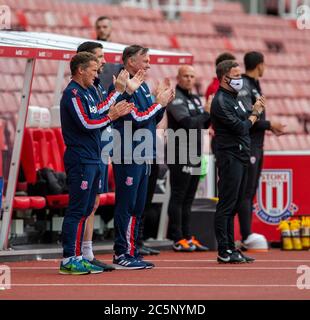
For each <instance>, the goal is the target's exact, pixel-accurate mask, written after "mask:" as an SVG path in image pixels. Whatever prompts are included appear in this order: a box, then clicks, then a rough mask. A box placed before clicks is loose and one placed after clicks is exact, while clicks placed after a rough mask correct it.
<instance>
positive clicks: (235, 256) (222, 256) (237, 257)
mask: <svg viewBox="0 0 310 320" xmlns="http://www.w3.org/2000/svg"><path fill="white" fill-rule="evenodd" d="M217 262H218V263H245V262H246V260H245V258H243V257H242V256H241V254H240V253H239V252H237V251H231V250H226V251H223V252H221V253H219V254H218V256H217Z"/></svg>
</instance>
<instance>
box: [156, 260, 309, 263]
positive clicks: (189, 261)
mask: <svg viewBox="0 0 310 320" xmlns="http://www.w3.org/2000/svg"><path fill="white" fill-rule="evenodd" d="M150 261H152V262H216V259H212V260H209V259H195V260H180V259H178V260H174V259H169V260H155V259H150ZM256 262H310V260H292V259H291V260H260V259H259V260H258V259H257V260H255V262H254V263H256Z"/></svg>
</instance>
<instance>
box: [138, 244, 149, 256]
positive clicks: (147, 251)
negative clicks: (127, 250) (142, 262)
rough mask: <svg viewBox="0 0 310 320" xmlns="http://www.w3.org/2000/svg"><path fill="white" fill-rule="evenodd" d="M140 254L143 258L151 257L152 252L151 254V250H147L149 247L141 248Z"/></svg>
mask: <svg viewBox="0 0 310 320" xmlns="http://www.w3.org/2000/svg"><path fill="white" fill-rule="evenodd" d="M139 254H140V255H141V256H149V255H150V254H151V252H150V250H149V248H147V247H145V246H141V247H140V248H139Z"/></svg>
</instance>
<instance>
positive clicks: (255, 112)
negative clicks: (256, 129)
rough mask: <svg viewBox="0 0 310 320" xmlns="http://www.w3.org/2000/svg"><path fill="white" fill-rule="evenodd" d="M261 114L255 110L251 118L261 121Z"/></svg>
mask: <svg viewBox="0 0 310 320" xmlns="http://www.w3.org/2000/svg"><path fill="white" fill-rule="evenodd" d="M260 115H261V113H260V112H258V111H257V110H255V109H254V110H253V111H252V113H251V116H255V117H256V118H257V120H259V118H260Z"/></svg>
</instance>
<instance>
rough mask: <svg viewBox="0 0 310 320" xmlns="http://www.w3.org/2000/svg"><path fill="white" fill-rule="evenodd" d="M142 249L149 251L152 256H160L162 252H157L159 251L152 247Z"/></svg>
mask: <svg viewBox="0 0 310 320" xmlns="http://www.w3.org/2000/svg"><path fill="white" fill-rule="evenodd" d="M142 248H144V249H146V250H148V251H149V253H150V255H152V256H153V255H157V254H160V250H157V249H154V248H151V247H147V246H143V247H142Z"/></svg>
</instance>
